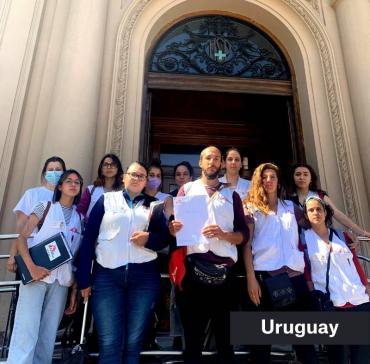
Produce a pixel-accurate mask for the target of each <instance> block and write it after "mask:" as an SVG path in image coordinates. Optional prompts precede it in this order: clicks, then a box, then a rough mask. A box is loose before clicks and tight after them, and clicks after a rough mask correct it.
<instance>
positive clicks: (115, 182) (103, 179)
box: [77, 153, 123, 222]
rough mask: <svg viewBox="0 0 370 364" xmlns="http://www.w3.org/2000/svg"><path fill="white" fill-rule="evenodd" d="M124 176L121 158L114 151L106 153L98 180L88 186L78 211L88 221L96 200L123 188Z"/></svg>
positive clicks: (100, 166) (101, 162)
mask: <svg viewBox="0 0 370 364" xmlns="http://www.w3.org/2000/svg"><path fill="white" fill-rule="evenodd" d="M122 176H123V169H122V164H121V161H120V160H119V158H118V157H117V156H116V155H115V154H112V153H109V154H106V155H105V156H104V157H103V158H102V160H101V161H100V164H99V167H98V176H97V178H96V180H95V181H94V183H93V184H92V185H89V186H87V187H86V189H85V191H84V193H83V194H82V197H81V201H80V203H79V204H78V206H77V211H78V212H79V213H80V214H82V215H83V216H84V217H85V221H86V222H87V220H88V218H89V215H90V212H91V210H92V208H93V207H94V205H95V203H96V201H98V200H99V198H100V197H101V196H102V195H103V194H104V193H105V192H111V191H120V190H122V189H123V184H122Z"/></svg>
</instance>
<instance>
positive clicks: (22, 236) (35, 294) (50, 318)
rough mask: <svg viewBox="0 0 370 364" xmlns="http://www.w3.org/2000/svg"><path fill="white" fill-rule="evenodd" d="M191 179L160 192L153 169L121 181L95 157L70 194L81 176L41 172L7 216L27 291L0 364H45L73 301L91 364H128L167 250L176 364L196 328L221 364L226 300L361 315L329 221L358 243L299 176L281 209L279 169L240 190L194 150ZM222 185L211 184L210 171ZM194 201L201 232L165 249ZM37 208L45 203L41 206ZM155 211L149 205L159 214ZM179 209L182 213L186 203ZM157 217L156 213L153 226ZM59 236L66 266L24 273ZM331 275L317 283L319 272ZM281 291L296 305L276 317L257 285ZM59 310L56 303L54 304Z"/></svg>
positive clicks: (339, 358)
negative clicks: (208, 336) (239, 278)
mask: <svg viewBox="0 0 370 364" xmlns="http://www.w3.org/2000/svg"><path fill="white" fill-rule="evenodd" d="M199 167H200V169H201V176H200V178H199V179H196V180H193V178H194V176H193V169H192V167H191V165H190V164H189V163H188V162H181V163H179V164H178V165H176V166H175V168H174V178H175V181H176V183H177V185H178V190H177V191H175V192H172V193H171V194H165V193H163V192H162V191H161V184H162V179H163V171H162V169H161V166H160V164H159V163H157V162H153V163H152V164H151V165H150V166H149V167H146V166H145V165H144V164H142V163H140V162H133V163H131V164H130V165H129V166H128V167H127V169H126V170H125V172H124V171H123V168H122V165H121V162H120V160H119V158H118V157H117V156H115V155H114V154H107V155H105V156H104V157H103V158H102V160H101V163H100V165H99V168H98V177H97V179H96V180H95V181H94V183H93V185H90V186H87V188H86V189H85V190H84V191H83V189H82V187H83V181H82V178H81V176H80V174H79V173H78V172H77V171H75V170H73V169H69V170H66V167H65V164H64V162H63V160H62V159H61V158H59V157H52V158H49V159H48V160H47V161H46V162H45V165H44V168H43V170H42V174H41V181H42V186H41V187H36V188H33V189H30V190H27V191H26V193H25V194H24V196H23V197H22V198H21V200H20V201H19V203H18V204H17V206H16V207H15V209H14V212H15V214H16V216H17V232H19V238H18V239H17V240H16V241H15V243H14V244H13V245H12V247H11V256H10V258H9V260H8V269H9V270H11V271H13V272H14V271H15V269H16V266H15V261H14V255H15V254H16V253H18V254H20V255H21V256H22V258H23V260H24V262H25V264H26V266H27V268H28V269H29V271H30V273H31V276H32V278H33V279H34V281H33V282H32V283H29V284H27V285H21V287H20V291H19V298H18V303H17V309H16V316H15V322H14V329H13V334H12V338H11V343H10V349H9V356H8V363H10V364H13V363H14V364H25V363H30V364H31V363H43V364H48V363H51V360H52V353H53V347H54V342H55V337H56V332H57V328H58V325H59V323H60V320H61V318H62V316H63V313H65V314H71V313H73V312H74V311H75V310H76V305H77V291H78V290H79V291H80V295H81V296H82V297H83V299H84V300H85V301H87V300H88V299H89V297H90V296H91V302H92V311H93V316H94V321H95V325H96V329H97V334H98V341H99V363H101V364H118V363H125V364H134V363H136V364H137V363H139V357H140V351H141V350H142V347H143V342H144V338H145V335H146V332H147V329H148V327H149V326H150V324H151V322H152V317H153V312H154V309H155V307H156V302H157V300H158V295H159V291H160V273H159V270H158V252H160V251H163V250H164V249H165V248H166V247H169V254H170V262H169V275H170V278H171V281H172V283H173V304H174V306H175V307H176V309H177V310H178V312H177V316H178V318H180V319H179V320H177V324H176V325H177V326H181V325H182V327H181V329H180V330H174V331H176V332H177V334H176V335H178V336H179V335H180V334H181V333H182V331H183V337H184V342H185V347H184V360H185V363H186V364H198V363H202V360H203V357H202V349H203V341H204V333H205V330H206V327H207V325H208V324H209V323H211V326H212V330H213V333H214V335H215V343H216V347H217V351H218V355H217V360H219V362H220V363H225V364H230V363H232V362H233V358H234V352H233V348H232V346H231V345H230V340H229V331H230V325H229V313H230V311H231V310H233V309H235V307H236V302H235V301H234V299H233V297H235V294H234V292H233V290H235V287H241V288H240V289H241V290H242V292H241V295H243V292H245V294H244V296H245V297H248V299H247V300H246V301H248V302H249V305H246V306H244V307H243V309H248V310H253V309H254V310H260V311H261V310H262V311H264V310H267V311H271V310H292V311H306V310H312V307H313V306H312V305H311V302H313V301H312V297H313V295H312V292H317V291H321V292H322V293H326V288H328V290H329V292H330V298H331V301H332V303H333V306H334V309H335V310H338V311H370V303H369V290H368V287H367V278H366V276H365V274H364V272H363V270H362V268H361V265H360V264H359V262H358V259H357V256H356V252H355V250H354V245H355V243H356V241H355V235H354V234H347V235H345V236H344V237H343V236H342V235H340V234H337V233H336V232H335V231H334V230H333V229H332V227H331V222H332V221H331V218H332V217H334V218H335V219H337V220H338V221H339V222H340V223H341V224H342V225H344V226H345V227H346V228H348V229H350V230H351V231H353V232H354V233H355V234H361V235H366V236H368V237H370V233H369V232H367V231H366V230H363V229H362V228H360V227H359V226H358V225H356V224H355V223H354V222H353V221H351V220H350V219H349V218H348V217H347V216H346V215H345V214H343V213H342V212H341V211H339V210H338V209H337V208H336V207H335V206H334V204H333V202H332V201H331V200H330V198H329V197H328V196H327V194H326V193H325V192H324V191H321V190H319V189H318V186H317V176H316V174H315V172H314V170H313V169H312V168H311V167H310V166H309V165H306V164H298V165H295V166H294V167H293V169H292V174H291V177H292V183H291V186H290V187H291V188H290V197H289V199H286V198H285V197H284V188H283V182H282V178H281V173H280V170H279V168H278V167H277V166H276V165H274V164H272V163H264V164H261V165H259V166H258V167H257V168H256V169H255V171H254V173H253V176H252V179H251V181H248V180H246V179H243V178H241V177H240V170H241V168H242V157H241V155H240V152H239V151H238V150H237V149H235V148H231V149H229V150H228V151H227V152H226V154H225V156H222V155H221V152H220V150H219V149H218V148H217V147H214V146H210V147H207V148H205V149H204V150H203V151H202V152H201V154H200V159H199ZM223 167H224V168H225V170H226V172H225V175H224V176H223V177H222V178H219V174H220V172H221V170H222V168H223ZM197 195H201V196H204V198H205V200H206V202H207V211H208V220H207V223H206V224H205V225H204V226H203V229H202V231H201V232H200V234H201V236H202V239H200V241H199V244H191V245H189V246H178V245H177V243H176V236H177V235H178V234H179V233H180V232H181V230H182V229H191V228H192V227H191V226H187V225H186V222H184V221H180V220H179V219H176V216H174V200H173V196H178V197H179V198H183V196H189V199H188V200H186V199H183V201H185V202H184V203H191V201H192V200H191V198H190V197H191V196H197ZM48 201H51V203H50V202H49V203H48ZM159 201H162V202H161V203H159ZM186 201H189V202H186ZM158 206H160V212H159V213H158V208H157V207H158ZM55 232H63V233H64V235H65V237H66V240H67V242H68V244H69V247H70V250H71V252H72V254H74V255H77V259H75V260H74V261H73V263H71V262H68V263H65V264H64V265H62V266H60V267H58V268H57V269H55V270H53V271H48V270H46V269H45V268H43V267H39V266H36V265H35V264H34V263H33V261H32V259H31V257H30V255H29V252H28V248H30V247H32V246H33V245H35V244H37V243H38V242H40V241H42V240H43V239H45V238H47V237H49V236H51V235H53V234H55ZM238 260H240V261H242V263H243V265H244V267H245V277H246V278H245V281H244V282H245V283H244V284H243V285H235V279H236V277H235V274H234V273H235V271H234V269H233V268H234V267H235V264H236V263H237V262H238ZM328 262H330V277H331V278H330V282H327V281H326V280H327V277H326V274H325V269H326V267H327V266H328ZM280 277H283V278H284V279H285V280H287V281H288V282H289V284H291V285H292V287H293V288H294V291H295V299H294V300H292V301H291V302H287V303H286V304H285V305H281V306H278V305H276V303H275V302H274V301H273V299H272V298H271V296H270V295H269V291H268V286H267V284H266V282H267V281H269V280H271V279H272V278H280ZM67 297H69V302H68V303H67V304H66V301H67ZM347 349H348V348H345V347H344V346H333V347H329V350H328V357H329V361H330V363H347V362H348V361H346V360H347V357H346V355H347V354H348V355H350V356H351V363H367V361H368V358H369V357H370V345H369V346H351V347H350V348H349V349H350V350H349V351H348V352H347V351H346V353H347V354H346V355H345V354H344V353H345V350H347ZM270 350H271V347H270V346H255V347H251V359H252V361H253V362H254V363H261V364H263V363H269V362H270ZM295 350H296V354H297V358H298V360H299V361H300V362H301V363H318V359H317V354H316V352H315V349H314V346H307V345H306V346H304V345H299V346H295Z"/></svg>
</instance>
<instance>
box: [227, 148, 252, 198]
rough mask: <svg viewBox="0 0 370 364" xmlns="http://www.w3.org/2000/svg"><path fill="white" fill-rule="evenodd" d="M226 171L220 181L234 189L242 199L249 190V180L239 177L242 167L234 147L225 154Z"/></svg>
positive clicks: (238, 153)
mask: <svg viewBox="0 0 370 364" xmlns="http://www.w3.org/2000/svg"><path fill="white" fill-rule="evenodd" d="M225 168H226V173H225V175H224V176H223V177H221V178H220V182H222V183H228V184H229V185H230V187H231V189H233V190H234V191H236V192H237V193H238V194H239V196H240V198H241V199H242V200H243V199H244V198H245V197H246V195H247V192H248V190H249V185H250V181H248V180H247V179H244V178H241V177H240V175H239V174H240V170H241V168H242V157H241V155H240V152H239V150H238V149H236V148H230V149H228V150H227V151H226V154H225Z"/></svg>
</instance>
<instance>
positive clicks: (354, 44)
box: [332, 0, 370, 201]
mask: <svg viewBox="0 0 370 364" xmlns="http://www.w3.org/2000/svg"><path fill="white" fill-rule="evenodd" d="M332 6H333V8H334V9H335V13H336V17H337V23H338V28H339V34H340V40H341V44H342V50H343V57H344V62H345V69H346V75H347V80H348V85H349V89H350V98H351V105H352V109H353V115H354V119H355V126H356V132H357V137H358V140H359V150H360V155H361V163H362V167H363V171H364V175H365V180H366V187H367V195H368V199H369V201H370V173H369V171H370V158H369V155H370V139H369V137H370V93H369V85H370V67H369V65H370V2H369V0H336V1H333V2H332Z"/></svg>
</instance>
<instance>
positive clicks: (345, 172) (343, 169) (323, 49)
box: [283, 0, 359, 221]
mask: <svg viewBox="0 0 370 364" xmlns="http://www.w3.org/2000/svg"><path fill="white" fill-rule="evenodd" d="M283 2H284V3H286V4H287V5H289V6H290V7H291V8H292V9H294V10H295V11H296V12H297V14H299V15H300V17H301V18H302V19H303V20H304V22H305V23H306V24H307V26H308V28H309V29H310V30H311V32H312V33H313V35H314V37H315V39H316V42H317V45H318V47H319V51H320V55H321V59H322V67H323V69H324V77H325V86H326V92H327V98H328V101H329V110H330V119H331V124H332V130H333V134H334V145H335V151H336V156H337V161H338V164H339V175H340V182H341V186H342V190H343V192H344V204H345V209H346V212H347V214H348V215H349V216H350V217H351V219H353V220H354V221H358V218H359V214H358V212H357V209H356V208H355V204H354V202H353V197H354V196H355V193H354V181H353V180H352V173H351V168H350V161H349V159H348V152H347V150H348V146H347V143H346V141H345V137H344V130H343V124H344V115H343V112H342V110H341V107H340V104H341V100H340V95H339V85H338V82H337V80H336V78H335V75H334V67H333V60H332V58H331V57H330V51H329V46H328V40H327V38H326V36H325V35H324V33H323V31H322V28H321V27H320V26H318V25H317V21H316V19H315V18H314V17H313V16H312V14H311V13H310V12H308V11H307V9H306V8H305V7H304V6H302V4H300V2H299V1H297V0H283Z"/></svg>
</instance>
